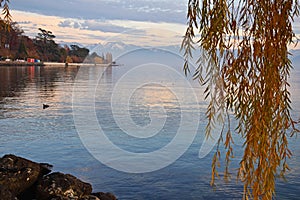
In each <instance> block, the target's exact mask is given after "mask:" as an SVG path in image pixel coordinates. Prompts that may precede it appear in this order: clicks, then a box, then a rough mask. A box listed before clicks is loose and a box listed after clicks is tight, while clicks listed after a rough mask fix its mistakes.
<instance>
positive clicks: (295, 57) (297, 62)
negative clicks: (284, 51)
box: [291, 49, 300, 69]
mask: <svg viewBox="0 0 300 200" xmlns="http://www.w3.org/2000/svg"><path fill="white" fill-rule="evenodd" d="M291 53H292V56H291V60H292V62H293V66H294V68H295V69H300V49H297V50H291Z"/></svg>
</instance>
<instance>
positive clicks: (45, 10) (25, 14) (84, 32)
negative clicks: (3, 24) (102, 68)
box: [10, 0, 186, 46]
mask: <svg viewBox="0 0 300 200" xmlns="http://www.w3.org/2000/svg"><path fill="white" fill-rule="evenodd" d="M10 9H11V10H12V17H13V20H14V21H16V22H18V24H19V25H20V26H21V28H22V29H23V30H24V32H25V34H26V35H29V36H31V37H34V36H35V35H37V33H38V28H44V29H46V30H50V31H52V32H53V34H54V35H55V36H56V41H57V42H62V43H63V42H66V43H72V42H78V43H82V44H95V43H99V42H100V43H105V42H108V41H123V42H125V43H130V44H137V45H139V44H141V43H142V44H143V45H150V46H156V45H173V44H180V42H181V40H182V36H183V35H184V31H185V28H186V1H184V0H165V1H161V0H151V1H150V0H138V1H136V0H126V1H124V0H123V1H122V0H51V1H45V0H12V1H10Z"/></svg>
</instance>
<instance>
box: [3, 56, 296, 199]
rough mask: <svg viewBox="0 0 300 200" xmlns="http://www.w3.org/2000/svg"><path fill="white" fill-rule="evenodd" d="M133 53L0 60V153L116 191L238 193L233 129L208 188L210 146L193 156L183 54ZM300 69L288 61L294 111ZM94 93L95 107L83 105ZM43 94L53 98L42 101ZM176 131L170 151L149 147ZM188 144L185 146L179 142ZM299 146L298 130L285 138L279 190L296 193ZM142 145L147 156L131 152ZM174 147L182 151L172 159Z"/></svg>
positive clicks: (124, 195)
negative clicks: (95, 61) (110, 58)
mask: <svg viewBox="0 0 300 200" xmlns="http://www.w3.org/2000/svg"><path fill="white" fill-rule="evenodd" d="M136 54H138V53H136ZM162 56H163V55H162ZM138 57H139V58H142V59H141V60H140V61H137V60H135V62H133V61H132V58H131V57H130V55H127V56H126V57H123V58H122V57H121V58H119V60H117V61H118V62H119V63H122V64H124V65H122V66H115V67H111V68H103V67H102V68H101V67H95V66H90V67H87V66H86V67H81V68H78V67H68V68H65V67H54V66H49V67H0V127H1V128H0V137H1V140H0V155H1V156H3V155H4V154H16V155H19V156H24V157H26V158H28V159H32V160H34V161H37V162H48V163H51V164H53V165H54V169H53V171H61V172H64V173H70V174H73V175H75V176H77V177H79V178H80V179H82V180H83V181H86V182H90V183H91V184H92V185H93V189H94V191H105V192H113V193H114V194H116V196H117V197H118V199H241V197H242V186H241V184H240V183H237V182H236V168H237V166H238V160H239V158H240V157H241V155H242V151H241V149H242V141H241V139H239V138H238V137H237V136H235V139H236V143H235V145H234V148H235V156H236V157H235V158H234V159H233V162H232V164H231V169H232V173H233V175H232V180H231V181H230V182H228V183H226V182H224V181H223V180H219V181H217V187H216V188H212V187H210V185H209V182H210V165H211V157H212V154H213V152H210V153H208V155H206V156H205V157H203V158H199V155H198V154H199V149H200V147H201V145H202V143H203V140H204V132H205V125H206V120H205V117H204V112H205V102H204V101H203V97H202V92H203V89H202V88H201V87H200V86H199V85H198V83H197V82H192V81H190V79H189V80H188V83H190V85H188V87H189V89H186V87H187V85H186V82H185V81H184V80H183V79H184V77H183V76H181V73H183V72H182V70H181V66H182V65H181V64H182V63H181V62H180V61H178V62H177V61H176V59H172V63H171V64H170V63H168V62H170V60H169V61H166V62H164V61H161V60H159V64H158V62H157V60H156V62H153V61H152V62H150V61H151V60H147V59H148V58H147V56H145V57H143V56H142V55H138ZM139 62H140V63H139ZM136 66H139V67H136ZM167 66H172V67H174V68H175V69H176V70H172V69H171V68H169V67H167ZM143 72H144V73H143ZM177 72H178V73H177ZM99 74H100V75H101V76H100V78H99V76H98V75H99ZM299 77H300V71H299V70H294V71H293V72H292V77H291V82H292V87H291V93H292V101H293V108H294V111H293V115H295V116H296V118H297V119H298V118H299V116H300V101H299V95H300V90H299V88H300V78H299ZM151 80H153V81H151ZM91 87H92V89H91ZM187 91H188V93H187ZM90 92H92V93H90ZM193 92H194V93H195V94H193ZM195 97H196V99H198V100H197V101H195ZM74 98H76V99H74ZM183 100H184V101H186V103H183V102H182V101H183ZM91 102H92V103H93V102H94V104H93V105H92V106H93V109H92V110H91V112H92V111H94V112H92V113H94V114H93V115H90V112H85V111H87V110H88V111H89V109H90V108H91V105H90V103H91ZM43 103H45V104H48V105H50V107H49V108H47V109H43V108H42V105H43ZM196 111H197V113H196ZM198 111H199V112H198ZM74 113H75V114H74ZM81 114H82V115H81ZM93 116H96V120H95V119H92V117H93ZM80 117H81V118H80ZM90 117H91V118H90ZM195 117H198V119H197V120H195ZM78 120H79V121H78ZM94 121H97V126H98V128H99V127H101V130H102V132H103V133H105V134H106V139H108V140H109V141H111V142H112V143H113V144H114V146H118V147H119V149H121V153H124V152H131V153H132V154H133V155H134V156H133V157H132V158H130V159H128V160H127V161H128V162H131V163H130V164H129V165H127V164H128V163H122V162H124V160H119V158H120V155H119V154H118V153H116V152H114V151H113V150H110V149H109V148H110V147H111V146H110V147H108V146H106V144H105V143H103V141H102V140H101V141H100V139H99V141H98V140H97V139H94V135H92V134H93V130H95V135H96V136H97V133H96V132H97V130H100V129H96V128H97V127H94V126H93V124H92V122H94ZM82 122H83V123H82ZM195 122H196V123H198V124H197V125H196V126H194V125H195ZM85 125H86V126H85ZM198 125H199V126H198ZM93 128H95V129H93ZM80 129H81V130H80ZM194 129H196V131H197V134H196V135H193V132H194ZM178 130H180V131H181V132H183V133H184V134H186V138H187V139H186V140H185V139H183V138H179V139H180V141H178V140H177V143H176V145H177V146H176V145H175V146H171V145H170V148H171V150H172V152H171V153H170V152H169V154H164V153H161V154H158V157H153V156H152V157H151V156H150V155H152V154H151V153H152V152H160V150H161V148H162V147H164V146H167V145H168V144H172V143H174V141H175V140H173V138H175V137H176V136H177V135H179V134H178ZM152 132H153V133H152ZM194 136H195V137H194ZM101 142H102V143H101ZM189 143H191V145H190V146H189ZM187 144H188V145H187ZM185 145H187V149H185V148H182V147H184V146H185ZM299 146H300V139H299V137H294V138H292V139H290V147H291V149H292V151H293V153H294V155H293V157H292V159H291V160H290V161H289V164H290V167H291V171H290V172H288V174H287V177H286V178H287V180H286V181H283V180H278V181H277V198H276V199H300V197H299V196H300V191H299V188H300V167H299V166H300V147H299ZM172 148H173V149H172ZM185 150H186V151H185ZM99 151H100V152H99ZM97 152H98V153H99V155H98V154H97ZM176 153H178V155H175V156H174V155H173V154H176ZM141 154H142V155H144V160H143V157H142V158H141V159H140V160H135V158H136V157H138V155H141ZM118 156H119V157H118ZM135 156H136V157H135ZM172 156H174V157H175V158H176V156H177V157H179V158H178V159H174V162H171V161H172V159H173V157H172ZM96 158H97V159H96ZM101 159H102V160H101ZM99 160H100V161H102V162H100V161H99ZM125 161H126V160H125ZM169 161H170V163H168V162H169ZM118 162H119V163H121V164H119V165H118ZM165 165H166V166H165ZM135 170H136V171H135ZM138 170H140V172H141V173H136V172H138ZM143 170H144V171H143ZM146 171H148V172H146ZM221 177H222V173H221Z"/></svg>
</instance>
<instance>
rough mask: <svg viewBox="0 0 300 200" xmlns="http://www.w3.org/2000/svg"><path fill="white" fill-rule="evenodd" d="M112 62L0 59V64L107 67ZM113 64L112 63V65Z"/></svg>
mask: <svg viewBox="0 0 300 200" xmlns="http://www.w3.org/2000/svg"><path fill="white" fill-rule="evenodd" d="M110 65H112V64H96V63H62V62H36V63H32V62H20V61H0V66H8V67H9V66H29V67H30V66H39V67H43V66H64V67H68V66H76V67H80V66H100V67H108V66H110ZM112 66H113V65H112Z"/></svg>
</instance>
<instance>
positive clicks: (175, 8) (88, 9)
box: [11, 0, 186, 23]
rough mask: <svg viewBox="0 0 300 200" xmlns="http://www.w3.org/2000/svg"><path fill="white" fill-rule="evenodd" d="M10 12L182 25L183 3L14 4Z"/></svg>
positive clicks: (88, 0) (66, 0)
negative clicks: (18, 11) (14, 10)
mask: <svg viewBox="0 0 300 200" xmlns="http://www.w3.org/2000/svg"><path fill="white" fill-rule="evenodd" d="M11 8H12V9H16V10H21V11H30V12H36V13H39V14H45V15H52V16H59V17H64V18H82V19H108V20H134V21H150V22H172V23H185V19H186V16H185V12H186V2H185V1H182V0H166V1H157V0H152V1H150V0H139V1H135V0H122V1H121V0H103V1H99V0H52V1H41V0H17V1H12V2H11Z"/></svg>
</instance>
